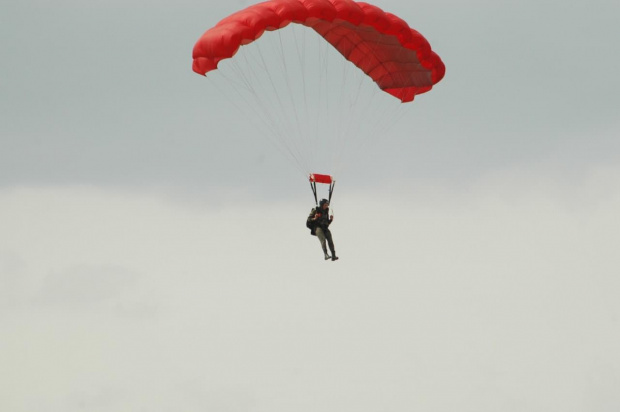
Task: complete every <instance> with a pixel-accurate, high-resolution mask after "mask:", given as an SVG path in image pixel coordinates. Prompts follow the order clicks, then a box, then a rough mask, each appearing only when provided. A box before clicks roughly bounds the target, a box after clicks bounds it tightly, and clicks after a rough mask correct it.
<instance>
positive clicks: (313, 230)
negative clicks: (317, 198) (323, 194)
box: [306, 199, 338, 261]
mask: <svg viewBox="0 0 620 412" xmlns="http://www.w3.org/2000/svg"><path fill="white" fill-rule="evenodd" d="M333 220H334V216H333V215H332V216H330V215H329V201H328V200H327V199H322V200H321V202H320V203H319V207H315V208H313V209H312V210H311V211H310V215H309V216H308V220H307V221H306V226H307V227H308V228H310V234H312V235H314V236H316V237H318V238H319V242H321V248H322V249H323V255H324V256H325V260H329V259H331V260H332V261H334V260H338V256H336V250H335V248H334V241H333V239H332V232H331V231H330V230H329V225H331V223H332V222H333ZM326 241H327V244H326ZM328 245H329V250H330V251H331V252H332V254H331V256H330V255H329V254H328V253H327V246H328Z"/></svg>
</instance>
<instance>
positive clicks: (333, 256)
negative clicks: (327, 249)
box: [325, 250, 338, 261]
mask: <svg viewBox="0 0 620 412" xmlns="http://www.w3.org/2000/svg"><path fill="white" fill-rule="evenodd" d="M325 259H327V258H325ZM334 260H338V256H336V251H335V250H332V261H334Z"/></svg>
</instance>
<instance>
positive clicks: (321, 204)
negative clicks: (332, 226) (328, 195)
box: [319, 199, 329, 207]
mask: <svg viewBox="0 0 620 412" xmlns="http://www.w3.org/2000/svg"><path fill="white" fill-rule="evenodd" d="M325 203H327V205H328V206H329V200H327V199H321V201H320V202H319V206H321V207H323V205H324V204H325Z"/></svg>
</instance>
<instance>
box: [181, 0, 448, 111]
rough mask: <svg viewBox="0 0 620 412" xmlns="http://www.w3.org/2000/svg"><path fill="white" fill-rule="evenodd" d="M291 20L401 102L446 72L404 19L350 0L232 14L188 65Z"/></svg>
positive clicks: (227, 54)
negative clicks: (327, 44)
mask: <svg viewBox="0 0 620 412" xmlns="http://www.w3.org/2000/svg"><path fill="white" fill-rule="evenodd" d="M290 23H297V24H301V25H304V26H307V27H310V28H312V29H313V30H314V31H316V32H317V33H318V34H319V35H321V36H322V37H323V38H324V39H325V40H326V41H327V42H329V44H331V45H332V46H333V47H334V48H335V49H336V50H338V52H339V53H340V54H341V55H342V56H344V57H345V58H346V59H347V60H349V61H350V62H351V63H353V64H354V65H355V66H357V67H358V68H360V69H361V70H362V71H363V72H364V73H366V75H368V76H369V77H370V78H372V80H373V81H374V82H375V83H376V84H377V85H378V86H379V88H380V89H381V90H383V91H385V92H386V93H389V94H391V95H392V96H394V97H396V98H398V99H400V100H401V101H402V102H409V101H411V100H413V98H414V97H415V95H417V94H421V93H424V92H427V91H429V90H430V89H431V88H432V87H433V85H434V84H436V83H437V82H439V81H440V80H441V79H442V78H443V76H444V74H445V66H444V64H443V62H442V61H441V59H440V58H439V56H438V55H437V54H436V53H434V52H433V51H432V50H431V47H430V45H429V43H428V42H427V41H426V39H425V38H424V37H423V36H422V35H421V34H420V33H418V32H417V31H415V30H413V29H411V28H410V27H409V25H408V24H407V23H406V22H405V21H404V20H402V19H400V18H399V17H397V16H395V15H393V14H390V13H386V12H384V11H383V10H381V9H380V8H378V7H376V6H373V5H371V4H368V3H361V2H360V3H358V2H355V1H352V0H271V1H267V2H263V3H259V4H255V5H253V6H250V7H248V8H246V9H244V10H241V11H239V12H237V13H234V14H232V15H230V16H228V17H227V18H225V19H223V20H222V21H220V22H219V23H218V24H217V25H215V26H214V27H212V28H211V29H209V30H207V31H206V32H205V33H204V34H203V35H202V37H201V38H200V39H199V40H198V42H197V43H196V44H195V46H194V51H193V59H194V61H193V70H194V71H195V72H196V73H199V74H202V75H206V73H208V72H209V71H211V70H215V69H217V66H218V63H219V62H220V61H221V60H223V59H227V58H231V57H232V56H234V55H235V53H236V52H237V50H238V49H239V47H240V46H242V45H246V44H249V43H252V42H253V41H255V40H257V39H258V38H259V37H261V36H262V35H263V33H264V32H265V31H273V30H278V29H281V28H283V27H285V26H287V25H288V24H290Z"/></svg>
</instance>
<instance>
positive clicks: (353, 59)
mask: <svg viewBox="0 0 620 412" xmlns="http://www.w3.org/2000/svg"><path fill="white" fill-rule="evenodd" d="M291 23H294V24H291ZM289 25H290V26H296V27H301V28H302V31H301V32H298V31H288V32H286V33H285V34H283V33H284V32H285V30H287V29H285V28H287V27H288V26H289ZM308 29H311V30H310V32H312V31H313V32H315V33H316V34H318V35H319V36H318V38H319V39H320V41H321V42H322V44H319V46H318V49H319V54H318V55H317V56H318V57H308V56H307V54H306V51H305V47H306V45H307V38H306V36H308V34H307V33H306V32H307V31H308ZM269 32H274V33H278V36H279V37H276V39H275V40H274V41H273V42H274V44H275V46H273V48H274V49H278V50H279V49H280V48H282V51H279V52H278V53H276V55H279V56H280V58H281V59H282V61H281V63H279V62H275V61H274V60H276V59H277V58H275V57H272V56H271V55H265V52H264V51H263V50H262V49H261V48H260V45H259V44H258V43H261V42H262V39H261V41H257V40H259V39H260V38H261V37H266V36H265V35H266V33H269ZM288 41H291V42H293V44H294V45H293V46H291V47H290V49H289V50H288V51H284V46H283V45H284V44H285V43H287V42H288ZM253 44H256V48H257V49H258V50H259V52H258V54H257V55H256V56H253V57H252V56H251V57H248V56H246V55H244V56H243V58H239V59H237V57H235V59H232V57H233V56H235V55H236V54H237V53H238V52H239V51H240V50H242V49H248V48H249V46H250V45H253ZM325 44H329V45H331V46H332V47H333V50H335V51H337V54H339V55H340V56H342V57H344V63H343V68H342V77H340V74H338V75H334V74H332V72H329V70H333V69H332V67H333V66H334V63H333V61H334V57H329V55H328V54H327V53H328V52H327V51H325V49H324V45H325ZM242 46H243V47H242ZM248 53H249V52H248ZM229 59H230V60H231V61H234V60H238V62H232V63H231V66H229V67H226V68H225V69H222V68H221V67H220V66H221V64H222V63H223V62H224V61H227V60H229ZM330 59H331V60H330ZM244 60H245V66H246V68H245V69H244V70H241V69H239V67H238V66H237V64H243V62H244ZM317 62H318V63H321V64H323V66H321V67H319V68H318V69H316V70H313V69H305V68H304V65H308V64H315V63H317ZM269 65H273V66H275V67H276V69H275V70H277V72H274V71H273V70H274V69H273V68H268V66H269ZM349 66H351V67H356V68H357V69H359V71H357V72H358V73H359V72H360V71H361V73H363V77H365V78H366V79H360V80H353V78H354V77H355V75H356V73H350V72H348V71H347V70H350V69H349V68H348V67H349ZM192 68H193V70H194V71H195V72H196V73H198V74H201V75H205V76H206V75H207V73H210V72H214V71H215V72H218V71H223V72H224V73H222V76H223V77H225V78H227V79H228V81H229V83H230V84H231V85H232V86H234V87H235V88H236V93H237V94H238V95H239V96H242V97H241V98H239V99H237V98H236V97H235V98H233V100H234V102H233V103H234V104H236V103H237V102H242V103H244V104H245V107H246V111H247V112H251V113H254V114H258V115H259V116H262V123H263V124H262V130H263V133H264V134H266V135H267V136H268V137H270V138H272V139H273V140H274V141H275V142H274V143H275V145H276V146H277V147H279V148H280V149H281V150H282V151H283V152H285V153H288V154H289V157H291V158H292V159H293V160H294V162H295V163H297V164H298V165H299V166H300V170H301V171H302V173H304V174H305V175H306V176H310V182H311V184H314V187H315V188H316V183H317V182H318V183H327V184H330V185H332V186H331V188H330V196H331V193H332V190H333V183H332V180H333V179H332V178H331V177H330V179H329V182H323V181H321V178H318V177H319V176H323V175H318V174H314V175H313V174H312V173H310V171H311V170H316V169H315V167H316V166H315V164H314V163H315V162H314V160H312V159H311V160H310V161H308V160H307V157H308V153H309V154H310V155H314V156H315V158H316V157H317V156H319V157H320V156H321V154H320V153H321V151H320V150H317V146H319V147H321V146H320V145H321V144H324V143H321V142H319V141H318V139H319V137H322V136H325V135H327V136H329V137H328V138H327V139H328V140H326V142H327V143H328V145H329V147H330V152H331V151H334V153H336V152H337V153H345V152H347V151H348V148H349V146H350V145H351V142H352V141H355V140H358V136H360V135H362V134H364V133H367V134H369V135H370V137H371V138H373V137H374V136H376V135H378V134H380V133H383V132H384V131H385V130H386V129H387V128H388V127H389V126H390V125H391V124H392V120H386V119H388V118H389V116H390V115H392V114H394V113H399V108H394V107H393V106H390V107H388V108H379V107H378V106H377V105H376V104H375V103H374V102H372V101H370V100H369V101H370V102H367V101H366V100H364V98H362V97H360V96H361V92H360V90H361V86H360V85H361V84H362V82H365V81H368V79H370V80H371V81H372V82H373V83H374V84H375V87H378V89H379V90H381V91H383V92H385V93H386V94H387V95H389V96H390V97H391V98H393V97H395V98H396V99H397V102H398V103H399V104H400V103H407V102H411V101H413V99H414V97H415V96H417V95H419V94H422V93H425V92H428V91H429V90H431V88H432V87H433V85H435V84H436V83H438V82H439V81H440V80H441V79H442V78H443V77H444V75H445V66H444V64H443V62H442V61H441V59H440V57H439V56H438V55H437V54H436V53H435V52H433V51H432V50H431V47H430V45H429V43H428V41H427V40H426V39H425V38H424V37H423V36H422V35H421V34H420V33H418V32H417V31H416V30H414V29H412V28H410V27H409V25H408V24H407V23H406V22H405V21H404V20H403V19H401V18H399V17H398V16H395V15H393V14H391V13H387V12H384V11H383V10H381V9H380V8H378V7H377V6H374V5H372V4H369V3H363V2H355V1H352V0H271V1H266V2H262V3H258V4H254V5H252V6H249V7H247V8H246V9H244V10H241V11H238V12H236V13H234V14H232V15H230V16H228V17H226V18H224V19H223V20H221V21H220V22H219V23H217V24H216V25H215V26H214V27H212V28H210V29H209V30H207V31H206V32H205V33H204V34H203V35H202V36H201V37H200V39H199V40H198V41H197V42H196V44H195V46H194V49H193V67H192ZM216 69H219V70H216ZM261 70H266V71H267V74H266V75H264V76H263V77H262V78H261V76H262V75H261V74H259V73H258V72H259V71H261ZM270 70H272V72H269V71H270ZM339 70H340V69H339ZM311 72H312V73H314V72H316V73H318V77H319V82H318V83H316V84H315V83H313V81H311V80H309V75H310V73H311ZM334 77H337V79H334ZM277 80H282V82H283V83H284V85H283V86H282V87H281V89H280V90H277V88H276V87H275V86H274V83H275V81H277ZM320 82H322V83H320ZM348 83H352V89H351V90H352V91H350V92H345V91H342V94H341V95H339V96H338V97H328V94H329V93H331V92H335V91H336V90H339V89H340V88H341V86H342V89H344V85H345V84H348ZM300 84H301V86H300ZM218 87H220V86H219V85H218ZM272 89H273V90H275V93H274V95H275V97H273V98H272V97H266V96H267V94H268V93H269V92H271V91H272ZM375 90H376V88H375ZM346 93H348V94H346ZM370 93H371V94H372V95H373V96H374V92H370ZM313 94H316V95H318V96H319V97H318V98H319V99H325V100H321V101H318V102H309V100H310V98H309V96H312V95H313ZM224 95H227V97H229V98H231V94H230V93H228V89H227V88H224ZM299 96H302V97H299ZM372 99H375V100H377V99H379V100H381V98H374V97H372ZM242 103H239V105H241V104H242ZM337 110H340V111H341V112H338V113H336V114H334V111H337ZM355 110H357V113H356V114H355V113H354V111H355ZM242 111H243V110H242ZM371 116H375V117H376V118H375V119H370V118H371ZM324 117H325V118H324ZM326 117H330V119H331V118H332V117H333V119H334V120H329V119H326ZM364 121H366V122H367V124H368V126H366V125H363V122H364ZM335 135H340V138H339V139H340V140H337V139H336V138H337V137H338V136H335ZM359 140H363V139H361V138H360V139H359ZM317 152H318V154H317ZM310 157H312V156H310ZM328 167H331V166H328ZM312 176H314V178H313V177H312ZM317 179H318V180H317ZM315 196H316V191H315Z"/></svg>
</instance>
